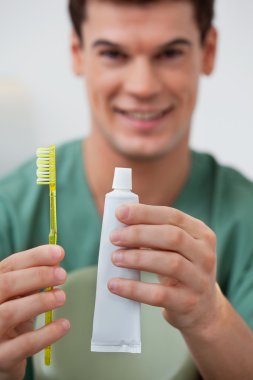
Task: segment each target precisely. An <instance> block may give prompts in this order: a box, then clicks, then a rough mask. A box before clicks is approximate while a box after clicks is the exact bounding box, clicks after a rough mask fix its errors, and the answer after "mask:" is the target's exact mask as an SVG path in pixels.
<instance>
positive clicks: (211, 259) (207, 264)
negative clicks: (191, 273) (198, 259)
mask: <svg viewBox="0 0 253 380" xmlns="http://www.w3.org/2000/svg"><path fill="white" fill-rule="evenodd" d="M203 267H204V270H205V271H206V272H207V273H210V272H212V271H213V270H214V269H215V267H216V255H215V253H214V252H213V251H210V252H208V253H207V254H206V255H205V257H204V260H203Z"/></svg>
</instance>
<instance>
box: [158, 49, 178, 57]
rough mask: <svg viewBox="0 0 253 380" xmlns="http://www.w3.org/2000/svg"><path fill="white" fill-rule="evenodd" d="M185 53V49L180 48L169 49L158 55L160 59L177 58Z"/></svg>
mask: <svg viewBox="0 0 253 380" xmlns="http://www.w3.org/2000/svg"><path fill="white" fill-rule="evenodd" d="M183 55H184V51H183V50H180V49H167V50H164V51H163V52H161V53H159V54H158V55H157V58H158V59H175V58H179V57H181V56H183Z"/></svg>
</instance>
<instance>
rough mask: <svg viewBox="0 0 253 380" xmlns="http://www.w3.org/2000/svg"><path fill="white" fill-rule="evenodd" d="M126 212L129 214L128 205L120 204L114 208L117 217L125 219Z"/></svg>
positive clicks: (126, 216)
mask: <svg viewBox="0 0 253 380" xmlns="http://www.w3.org/2000/svg"><path fill="white" fill-rule="evenodd" d="M128 214H129V207H127V206H120V207H118V208H117V210H116V216H117V217H118V218H119V219H123V220H126V219H127V218H128Z"/></svg>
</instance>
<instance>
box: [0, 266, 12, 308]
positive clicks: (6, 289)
mask: <svg viewBox="0 0 253 380" xmlns="http://www.w3.org/2000/svg"><path fill="white" fill-rule="evenodd" d="M11 287H13V280H12V281H11V280H10V278H9V276H8V274H7V273H6V274H3V275H2V276H1V277H0V289H1V294H3V295H4V298H8V296H9V294H10V288H11ZM1 300H2V296H1V295H0V302H1Z"/></svg>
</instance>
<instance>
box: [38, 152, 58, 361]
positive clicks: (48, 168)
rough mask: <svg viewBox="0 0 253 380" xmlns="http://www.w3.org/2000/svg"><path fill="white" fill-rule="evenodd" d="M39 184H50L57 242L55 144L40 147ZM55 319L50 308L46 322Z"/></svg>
mask: <svg viewBox="0 0 253 380" xmlns="http://www.w3.org/2000/svg"><path fill="white" fill-rule="evenodd" d="M36 155H37V184H38V185H49V198H50V233H49V244H56V243H57V219H56V164H55V145H50V147H49V148H38V149H37V152H36ZM50 290H53V287H49V288H46V289H45V291H50ZM52 320H53V312H52V310H49V311H47V312H46V313H45V324H46V325H48V324H49V323H51V322H52ZM51 354H52V347H51V346H47V347H46V348H45V352H44V361H45V365H47V366H49V365H50V364H51Z"/></svg>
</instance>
